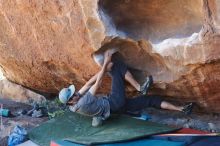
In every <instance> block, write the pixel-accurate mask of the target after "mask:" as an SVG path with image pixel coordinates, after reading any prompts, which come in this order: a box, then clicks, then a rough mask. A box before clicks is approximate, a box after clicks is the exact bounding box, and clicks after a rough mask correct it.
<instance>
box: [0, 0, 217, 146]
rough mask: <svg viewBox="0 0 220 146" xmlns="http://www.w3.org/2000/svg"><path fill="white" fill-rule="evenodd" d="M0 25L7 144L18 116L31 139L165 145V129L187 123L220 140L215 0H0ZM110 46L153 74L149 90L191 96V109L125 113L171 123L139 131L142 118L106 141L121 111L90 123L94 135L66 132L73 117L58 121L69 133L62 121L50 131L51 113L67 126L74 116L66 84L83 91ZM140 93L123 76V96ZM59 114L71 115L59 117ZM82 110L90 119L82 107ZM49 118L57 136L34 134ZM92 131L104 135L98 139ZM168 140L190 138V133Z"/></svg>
mask: <svg viewBox="0 0 220 146" xmlns="http://www.w3.org/2000/svg"><path fill="white" fill-rule="evenodd" d="M0 25H1V27H0V118H1V119H0V122H1V131H0V146H7V142H8V140H9V139H10V138H9V137H10V135H13V130H14V131H16V127H17V126H18V125H19V126H21V127H23V128H25V129H26V130H27V133H28V134H30V133H31V131H35V132H33V133H34V134H33V133H32V136H30V137H29V139H30V140H31V141H29V142H35V140H36V139H37V140H36V143H35V144H38V145H40V146H41V145H42V144H43V145H42V146H44V145H48V146H49V145H50V146H68V145H70V146H71V144H70V143H71V142H72V143H75V145H83V144H85V145H111V144H112V142H116V145H117V144H118V142H120V144H121V145H129V144H130V145H144V144H145V145H147V144H148V145H150V144H151V145H153V143H154V140H158V141H159V143H160V142H161V144H162V145H166V144H165V143H166V142H167V141H166V142H164V141H163V142H164V143H163V142H162V141H161V140H164V139H163V138H162V139H161V137H160V136H161V133H163V134H165V135H166V136H170V135H171V137H172V136H173V135H174V136H175V134H177V133H178V130H181V128H183V129H184V130H185V129H188V130H186V131H184V132H185V133H184V132H182V131H181V132H179V133H178V134H180V133H181V134H187V136H189V135H191V136H192V135H193V134H199V136H202V135H203V136H208V135H209V136H211V137H212V136H214V138H217V139H214V138H213V139H212V138H211V139H212V140H210V141H212V142H216V144H219V143H220V142H219V143H218V138H219V137H218V135H219V133H220V122H219V121H220V106H219V104H220V82H219V81H220V49H219V46H220V1H219V0H117V1H116V0H54V1H51V0H41V1H37V0H32V1H26V0H17V1H15V0H7V1H0ZM111 49H113V50H117V53H118V54H119V57H120V59H121V60H122V61H123V62H124V63H125V64H126V65H127V67H128V68H129V70H130V71H131V73H132V75H133V76H134V78H135V79H136V80H137V82H138V83H140V85H142V84H144V83H145V80H146V77H147V76H150V75H151V76H152V77H153V84H152V87H151V88H150V90H149V92H148V93H147V95H150V96H151V95H152V96H153V95H156V96H160V97H162V98H163V99H164V100H166V101H169V102H171V103H174V104H175V105H179V106H180V105H183V104H187V103H193V112H192V114H190V115H184V113H181V112H177V111H169V110H163V109H155V108H146V109H144V110H141V111H139V112H138V114H136V113H135V114H133V113H132V115H129V120H131V121H132V120H134V121H135V122H140V121H138V120H141V123H145V124H146V123H148V122H149V123H151V122H152V123H154V124H155V125H156V126H155V127H157V128H158V127H160V126H162V127H163V126H164V127H166V128H168V129H169V128H171V130H168V131H165V132H164V131H163V128H158V129H159V131H157V130H156V132H155V131H154V132H153V133H150V134H149V133H148V134H146V133H147V132H149V131H144V130H143V129H148V128H146V127H147V126H146V125H145V124H143V125H145V126H146V127H145V128H144V126H143V127H140V129H141V128H143V129H142V130H140V129H139V130H140V131H141V132H140V133H139V132H134V131H133V134H131V135H127V136H128V137H129V138H128V137H127V139H126V138H124V140H116V139H117V138H120V137H117V136H116V137H114V138H113V139H111V141H112V142H109V141H107V142H106V143H105V142H103V141H104V139H105V135H106V134H107V135H108V134H110V135H111V134H112V133H111V132H112V131H111V130H112V129H113V131H116V129H114V128H117V126H119V125H117V124H116V123H119V124H120V122H119V121H120V120H122V119H120V118H119V119H116V121H117V120H119V121H117V122H116V123H115V122H112V123H111V122H110V121H111V120H110V121H108V120H107V122H106V123H108V122H109V123H110V124H107V125H110V126H112V129H111V128H109V127H108V126H107V128H106V127H105V126H106V125H104V127H102V128H100V129H95V130H94V131H90V132H91V133H90V135H89V134H88V133H87V135H86V134H85V133H86V132H88V131H89V130H88V131H86V130H85V129H84V132H85V133H84V134H83V133H81V134H82V135H81V138H82V139H81V141H83V137H84V138H90V140H91V141H90V142H91V143H89V142H88V141H87V140H85V139H84V142H79V141H77V138H76V137H77V135H74V133H71V132H70V133H68V132H65V129H66V130H67V129H68V128H67V127H68V126H67V125H66V126H67V127H65V129H62V128H61V129H60V130H58V131H61V130H63V131H62V132H63V133H66V135H59V134H58V133H59V132H58V131H56V130H55V132H54V133H53V126H52V128H51V127H50V126H51V125H50V122H52V123H53V122H55V123H56V122H57V123H58V125H59V122H62V123H65V122H66V123H67V124H69V125H71V121H72V120H73V119H74V118H76V117H77V116H76V115H75V113H74V114H73V113H72V114H70V113H69V107H68V106H65V105H63V104H61V102H60V101H59V98H58V97H59V93H60V91H61V90H62V89H63V88H66V87H68V86H69V85H72V84H74V85H75V89H76V91H77V92H78V91H79V90H80V88H81V87H82V86H83V85H85V83H87V81H88V80H89V79H90V78H91V77H92V76H93V75H95V74H96V73H97V72H98V71H100V70H101V68H102V66H103V62H104V56H105V55H104V52H105V51H106V50H111ZM111 84H112V82H111V78H110V77H108V76H105V77H104V78H103V80H102V86H101V87H100V88H99V90H98V91H97V93H98V94H99V96H103V95H106V94H108V93H109V92H110V90H111ZM138 94H140V93H139V92H138V91H136V89H135V88H134V87H132V86H131V85H130V84H129V83H126V96H127V98H129V99H132V98H133V97H134V96H136V95H138ZM74 95H75V94H74ZM8 111H9V113H8ZM111 112H112V111H111ZM67 113H68V114H67ZM63 115H66V117H65V118H60V117H62V116H63ZM74 115H75V116H76V117H74ZM123 116H125V115H124V114H123ZM126 116H127V115H126ZM134 117H135V118H134ZM143 117H144V118H143ZM146 117H147V118H146ZM68 118H69V119H68ZM78 118H79V120H83V119H84V118H85V119H87V120H88V121H91V119H90V118H88V117H84V116H82V117H78ZM137 118H138V119H137ZM124 119H126V118H124ZM129 120H128V121H129ZM136 120H137V121H136ZM73 121H74V120H73ZM88 121H87V122H88ZM113 121H114V120H113ZM122 121H123V120H122ZM84 122H85V121H84ZM135 122H134V123H135ZM48 123H49V124H48ZM82 123H83V122H82ZM85 123H86V122H85ZM47 124H48V125H47ZM111 124H113V125H111ZM157 124H158V125H157ZM44 125H46V126H45V127H46V128H45V129H47V130H48V129H51V130H48V131H47V132H45V133H44V134H46V135H47V136H49V133H50V132H51V138H50V136H49V137H48V138H47V139H44V138H42V137H40V136H39V137H37V138H36V137H35V136H36V135H35V134H36V133H37V134H39V133H41V132H42V131H43V130H42V129H41V128H43V126H44ZM85 125H87V128H88V129H91V127H90V126H91V125H90V126H88V125H89V124H88V123H87V124H85ZM41 126H42V127H41ZM80 126H83V124H80V123H78V127H77V126H76V127H74V126H73V127H72V128H73V131H74V130H75V131H77V130H78V131H80V130H82V129H81V128H80ZM114 126H115V127H114ZM2 127H3V128H2ZM119 127H120V126H119ZM119 127H118V128H117V129H120V128H119ZM129 127H130V128H131V129H132V128H134V127H132V124H130V125H128V126H127V127H126V126H125V127H124V129H126V130H127V133H126V130H125V132H124V134H125V135H126V134H128V133H129ZM173 127H175V128H174V129H175V130H174V129H172V128H173ZM157 128H155V129H157ZM18 129H19V128H18ZM39 129H40V130H41V131H40V132H38V130H39ZM124 129H123V128H121V130H122V131H123V130H124ZM108 130H109V131H108ZM194 130H195V131H194ZM36 131H37V132H36ZM189 131H190V132H189ZM102 132H103V133H104V134H103V133H102ZM105 132H106V133H105ZM145 132H146V133H145ZM200 132H201V133H200ZM113 133H114V132H113ZM141 133H142V134H143V135H141ZM68 134H69V135H72V137H71V136H68ZM95 134H97V135H99V134H100V135H99V136H100V137H101V138H99V139H98V140H94V139H95V138H94V137H92V135H93V136H94V135H95ZM135 134H140V135H138V136H137V137H139V138H140V137H141V138H144V139H145V138H150V140H149V139H148V140H149V141H145V140H146V139H145V140H143V139H140V141H141V142H140V141H138V140H139V138H138V139H136V137H135ZM30 135H31V134H30ZM52 135H53V136H52ZM119 135H120V134H119ZM122 135H123V134H122ZM122 135H120V136H122ZM25 136H26V135H25ZM41 136H43V135H41ZM90 136H91V137H90ZM152 136H153V137H154V136H156V137H157V136H159V137H160V138H159V139H154V138H152ZM197 136H198V135H197ZM43 137H44V136H43ZM52 137H53V138H52ZM35 138H36V139H35ZM93 138H94V139H93ZM70 139H71V140H70ZM167 139H169V140H170V139H172V138H167ZM167 139H166V140H167ZM93 140H94V141H93ZM99 140H100V141H101V142H100V141H99ZM130 140H137V141H132V142H134V143H132V142H130ZM142 140H143V141H142ZM39 141H40V142H39ZM85 141H86V142H85ZM199 141H201V143H202V142H206V140H205V139H199V140H198V141H196V142H198V143H199ZM219 141H220V140H219ZM37 142H39V143H37ZM93 142H94V143H93ZM96 142H97V143H96ZM121 142H122V143H121ZM123 142H125V143H123ZM151 142H152V143H151ZM169 142H170V143H169ZM196 142H195V146H196ZM110 143H111V144H110ZM168 143H169V144H168ZM168 143H167V145H170V146H186V145H189V146H190V144H191V145H192V146H194V145H193V143H190V144H189V143H187V142H186V138H183V140H182V141H181V140H180V141H175V140H174V141H168ZM154 144H155V143H154ZM27 145H30V144H28V143H27ZM112 145H114V144H112ZM213 145H214V143H213ZM24 146H25V145H24Z"/></svg>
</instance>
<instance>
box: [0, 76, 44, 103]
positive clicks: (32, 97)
mask: <svg viewBox="0 0 220 146" xmlns="http://www.w3.org/2000/svg"><path fill="white" fill-rule="evenodd" d="M0 97H1V98H5V99H11V100H13V101H16V102H21V103H27V104H32V103H34V102H36V103H42V102H45V101H46V98H45V97H44V96H42V95H40V94H37V93H35V92H33V91H31V90H29V89H27V88H24V87H22V86H21V85H18V84H15V83H12V82H10V81H8V80H7V79H3V80H0Z"/></svg>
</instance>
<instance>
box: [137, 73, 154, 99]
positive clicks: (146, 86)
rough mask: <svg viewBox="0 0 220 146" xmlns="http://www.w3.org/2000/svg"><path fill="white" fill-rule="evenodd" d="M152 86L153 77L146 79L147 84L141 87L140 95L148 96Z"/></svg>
mask: <svg viewBox="0 0 220 146" xmlns="http://www.w3.org/2000/svg"><path fill="white" fill-rule="evenodd" d="M152 84H153V77H152V76H151V75H150V76H148V77H146V79H145V82H144V83H143V85H142V86H141V90H140V93H141V94H142V95H146V94H147V92H148V90H149V89H150V87H151V85H152Z"/></svg>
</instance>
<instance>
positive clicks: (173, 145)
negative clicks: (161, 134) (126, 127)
mask: <svg viewBox="0 0 220 146" xmlns="http://www.w3.org/2000/svg"><path fill="white" fill-rule="evenodd" d="M143 145H144V146H186V144H185V143H184V142H174V141H168V140H154V139H141V140H135V141H128V142H122V143H113V144H100V145H97V146H143ZM50 146H83V145H81V144H76V143H72V142H68V141H52V142H51V143H50Z"/></svg>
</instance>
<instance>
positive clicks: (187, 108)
mask: <svg viewBox="0 0 220 146" xmlns="http://www.w3.org/2000/svg"><path fill="white" fill-rule="evenodd" d="M193 106H194V104H193V103H192V102H191V103H189V104H186V105H185V106H184V107H183V110H182V112H183V113H184V114H185V115H190V114H191V113H192V110H193Z"/></svg>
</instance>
